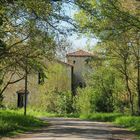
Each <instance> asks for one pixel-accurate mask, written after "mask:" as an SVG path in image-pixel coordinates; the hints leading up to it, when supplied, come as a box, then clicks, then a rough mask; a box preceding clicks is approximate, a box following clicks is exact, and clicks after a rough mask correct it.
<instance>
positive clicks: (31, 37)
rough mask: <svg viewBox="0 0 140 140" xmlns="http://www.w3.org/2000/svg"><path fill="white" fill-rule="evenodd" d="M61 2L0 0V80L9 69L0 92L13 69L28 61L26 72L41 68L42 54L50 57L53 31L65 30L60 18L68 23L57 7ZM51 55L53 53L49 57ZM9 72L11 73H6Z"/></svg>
mask: <svg viewBox="0 0 140 140" xmlns="http://www.w3.org/2000/svg"><path fill="white" fill-rule="evenodd" d="M61 9H62V2H56V3H54V2H53V1H46V0H39V1H38V0H31V1H28V0H25V1H23V0H19V1H17V0H12V1H6V0H2V1H1V2H0V44H1V45H0V72H1V75H2V76H1V78H2V79H1V81H4V80H5V73H9V77H10V78H9V81H6V83H5V82H2V83H3V84H2V85H1V86H0V87H1V93H0V95H1V96H2V93H3V92H4V90H5V89H6V88H7V86H8V85H9V84H12V83H15V82H18V81H19V80H21V79H22V78H24V77H25V73H24V74H22V78H20V79H16V80H15V81H13V80H12V77H13V73H18V72H19V70H24V69H25V67H26V64H27V63H26V61H25V60H27V61H28V72H29V71H34V70H35V71H39V70H40V69H43V68H44V66H43V65H42V59H43V56H45V57H46V58H48V59H50V57H51V56H54V54H55V49H56V46H57V45H56V41H55V37H56V34H58V33H61V34H65V33H66V31H64V29H62V28H61V27H60V25H59V23H60V22H61V21H64V22H68V23H71V24H73V23H72V21H71V19H70V18H69V17H66V16H65V14H64V12H62V11H61ZM52 58H53V57H52ZM10 75H11V76H10Z"/></svg>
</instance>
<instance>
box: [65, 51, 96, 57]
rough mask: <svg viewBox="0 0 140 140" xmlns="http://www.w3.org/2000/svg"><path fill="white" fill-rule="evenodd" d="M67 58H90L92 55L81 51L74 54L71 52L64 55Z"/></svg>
mask: <svg viewBox="0 0 140 140" xmlns="http://www.w3.org/2000/svg"><path fill="white" fill-rule="evenodd" d="M66 56H67V57H68V56H74V57H89V56H90V57H91V56H94V55H93V54H92V53H89V52H86V51H83V50H78V51H76V52H72V53H68V54H67V55H66Z"/></svg>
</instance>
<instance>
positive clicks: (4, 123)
mask: <svg viewBox="0 0 140 140" xmlns="http://www.w3.org/2000/svg"><path fill="white" fill-rule="evenodd" d="M43 124H44V123H43V122H42V121H41V120H39V119H37V118H35V117H33V116H23V115H22V114H20V113H17V112H16V111H10V110H8V111H7V110H0V135H1V136H2V135H6V134H9V133H11V132H18V131H25V130H26V131H27V130H30V129H33V128H36V127H41V126H43Z"/></svg>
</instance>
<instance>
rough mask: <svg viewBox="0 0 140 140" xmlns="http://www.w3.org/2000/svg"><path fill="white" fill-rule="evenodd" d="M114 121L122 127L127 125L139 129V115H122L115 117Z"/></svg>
mask: <svg viewBox="0 0 140 140" xmlns="http://www.w3.org/2000/svg"><path fill="white" fill-rule="evenodd" d="M115 123H116V124H119V125H121V126H124V127H129V128H131V129H133V130H137V131H140V117H136V116H122V117H119V118H116V120H115Z"/></svg>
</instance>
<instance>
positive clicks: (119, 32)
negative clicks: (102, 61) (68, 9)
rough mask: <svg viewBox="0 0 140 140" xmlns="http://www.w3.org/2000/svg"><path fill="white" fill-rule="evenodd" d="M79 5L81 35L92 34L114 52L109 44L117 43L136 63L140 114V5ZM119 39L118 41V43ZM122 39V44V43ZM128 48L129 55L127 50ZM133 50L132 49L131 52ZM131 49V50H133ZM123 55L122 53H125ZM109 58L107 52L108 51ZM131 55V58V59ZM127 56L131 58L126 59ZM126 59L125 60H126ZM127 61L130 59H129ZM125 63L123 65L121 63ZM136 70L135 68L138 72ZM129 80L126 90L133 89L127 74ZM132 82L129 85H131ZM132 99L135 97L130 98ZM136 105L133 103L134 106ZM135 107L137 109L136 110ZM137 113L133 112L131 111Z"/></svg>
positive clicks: (104, 0)
mask: <svg viewBox="0 0 140 140" xmlns="http://www.w3.org/2000/svg"><path fill="white" fill-rule="evenodd" d="M76 4H77V5H78V6H79V8H80V12H79V13H77V14H76V16H75V18H76V21H77V23H78V25H79V30H80V31H81V32H84V33H87V34H88V35H89V34H92V35H95V36H96V37H98V38H99V39H100V40H101V41H102V42H106V43H107V42H108V43H107V44H108V48H107V49H110V48H111V47H112V46H111V45H112V44H110V45H109V42H110V41H112V42H114V43H117V44H118V45H119V43H120V42H121V43H120V44H123V45H120V46H121V47H122V48H119V49H120V50H121V51H122V53H123V55H125V58H124V59H127V58H128V57H130V58H131V60H133V62H132V61H131V63H133V64H132V65H133V66H134V65H135V64H137V65H135V69H137V82H136V83H137V84H136V85H137V86H136V87H135V89H137V98H138V112H140V86H139V85H140V75H139V73H140V67H139V62H140V54H139V51H140V49H139V42H140V40H139V31H140V19H139V10H138V7H139V5H140V2H138V1H135V0H132V1H131V2H130V1H128V4H127V3H126V1H124V0H115V1H110V0H99V1H93V0H92V1H83V0H80V1H76ZM126 35H127V40H126V39H125V40H124V41H123V40H122V39H121V38H120V36H121V37H122V38H123V39H124V38H125V36H126ZM116 40H117V41H118V42H116ZM119 40H121V41H119ZM124 44H125V47H126V48H127V49H128V53H126V52H127V51H126V50H125V49H126V48H124ZM129 48H130V49H129ZM115 49H116V50H118V49H117V45H115V46H114V51H115ZM129 50H130V51H129ZM122 53H121V54H122ZM106 55H107V51H106ZM127 55H128V56H127ZM126 57H127V58H126ZM124 59H123V60H124ZM126 61H127V60H126ZM127 63H128V62H125V63H124V64H123V67H125V66H126V69H125V71H127V70H128V67H127V66H128V65H126V64H127ZM121 64H122V63H121ZM135 69H133V70H134V71H135ZM135 72H136V71H135ZM125 78H126V87H127V90H128V92H129V94H131V91H130V90H129V86H128V82H130V79H132V77H129V80H128V75H127V74H125ZM127 81H128V82H127ZM130 98H131V96H130ZM131 104H133V103H131ZM132 108H133V107H132ZM131 110H133V109H131Z"/></svg>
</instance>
